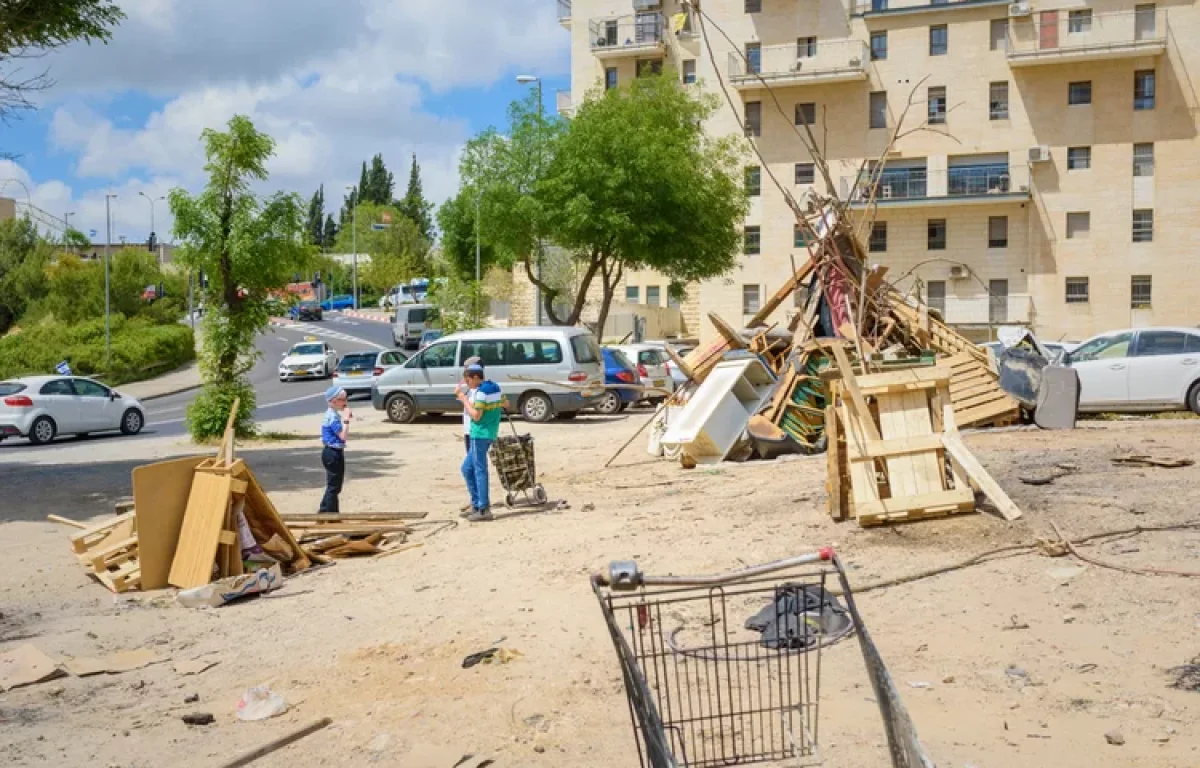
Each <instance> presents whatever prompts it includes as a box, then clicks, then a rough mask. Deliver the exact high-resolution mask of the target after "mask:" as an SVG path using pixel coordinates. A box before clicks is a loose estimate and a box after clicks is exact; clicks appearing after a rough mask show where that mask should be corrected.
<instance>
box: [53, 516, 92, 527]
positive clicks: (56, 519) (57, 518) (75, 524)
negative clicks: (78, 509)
mask: <svg viewBox="0 0 1200 768" xmlns="http://www.w3.org/2000/svg"><path fill="white" fill-rule="evenodd" d="M46 519H47V520H49V521H50V522H52V523H62V524H63V525H69V526H71V527H72V528H79V529H81V530H87V527H88V525H87V523H81V522H79V521H78V520H72V519H70V518H69V517H61V516H59V515H46Z"/></svg>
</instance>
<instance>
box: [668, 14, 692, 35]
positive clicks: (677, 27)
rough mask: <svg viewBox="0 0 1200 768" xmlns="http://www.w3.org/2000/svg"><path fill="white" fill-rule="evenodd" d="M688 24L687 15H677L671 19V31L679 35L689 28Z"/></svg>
mask: <svg viewBox="0 0 1200 768" xmlns="http://www.w3.org/2000/svg"><path fill="white" fill-rule="evenodd" d="M687 23H688V15H687V14H686V13H677V14H675V15H674V16H672V17H671V31H672V32H674V33H675V34H677V35H678V34H679V33H680V32H682V31H683V28H684V27H686V26H687Z"/></svg>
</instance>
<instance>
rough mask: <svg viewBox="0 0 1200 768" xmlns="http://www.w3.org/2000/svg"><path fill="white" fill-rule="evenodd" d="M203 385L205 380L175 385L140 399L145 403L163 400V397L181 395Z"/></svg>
mask: <svg viewBox="0 0 1200 768" xmlns="http://www.w3.org/2000/svg"><path fill="white" fill-rule="evenodd" d="M203 386H204V382H203V381H201V382H199V383H197V384H188V385H187V386H182V387H175V388H173V389H168V390H166V391H165V392H155V393H154V394H153V395H147V396H146V397H139V398H138V400H139V401H140V402H143V403H148V402H150V401H151V400H161V399H162V398H164V397H170V396H171V395H181V394H183V393H184V392H191V391H192V390H194V389H200V388H201V387H203Z"/></svg>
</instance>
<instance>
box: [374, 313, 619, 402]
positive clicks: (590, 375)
mask: <svg viewBox="0 0 1200 768" xmlns="http://www.w3.org/2000/svg"><path fill="white" fill-rule="evenodd" d="M470 357H478V358H480V359H481V361H482V363H483V368H484V375H485V376H486V377H487V378H489V379H491V380H492V381H494V382H496V383H497V384H499V385H500V389H501V390H502V391H503V393H504V397H505V400H506V401H507V403H508V409H509V410H510V411H513V412H517V413H520V414H521V415H522V416H524V417H525V418H526V419H527V420H529V421H537V422H542V421H549V420H550V419H552V418H554V417H555V416H557V417H558V418H560V419H570V418H574V417H575V415H576V414H578V413H579V411H581V410H583V409H584V408H590V407H592V406H594V405H596V404H597V403H599V402H600V400H601V399H603V397H604V363H603V358H602V357H601V354H600V345H599V344H597V343H596V338H595V337H594V336H592V334H591V332H590V331H588V330H586V329H584V328H569V327H563V326H540V327H534V328H496V329H488V330H479V331H464V332H462V333H454V334H451V335H449V336H446V337H444V338H441V339H438V340H437V341H435V342H433V343H432V344H430V345H429V346H428V347H425V349H423V350H421V351H420V352H419V353H417V354H415V355H413V356H412V357H411V358H409V360H408V361H407V362H406V363H404V365H402V366H399V367H397V368H392V369H391V370H389V371H387V372H386V373H384V374H383V375H382V376H380V377H379V380H378V381H377V382H376V384H375V386H374V387H373V388H372V389H371V402H372V404H373V405H374V406H375V409H376V410H379V411H384V412H386V413H387V417H388V419H390V420H391V421H394V422H397V423H401V424H406V423H408V422H410V421H412V420H413V419H415V418H416V417H417V416H418V415H419V414H422V413H433V414H441V413H462V404H461V403H459V402H458V400H457V398H455V396H454V388H455V386H457V384H458V382H459V381H460V380H461V379H462V370H463V361H465V360H466V359H467V358H470ZM514 376H520V377H526V378H528V379H538V381H536V382H535V381H525V380H518V379H514V378H513V377H514ZM545 382H564V383H570V384H571V385H572V388H571V389H568V388H566V387H563V386H555V385H554V384H552V383H551V384H547V383H545ZM576 386H579V387H583V389H582V390H580V389H575V388H574V387H576Z"/></svg>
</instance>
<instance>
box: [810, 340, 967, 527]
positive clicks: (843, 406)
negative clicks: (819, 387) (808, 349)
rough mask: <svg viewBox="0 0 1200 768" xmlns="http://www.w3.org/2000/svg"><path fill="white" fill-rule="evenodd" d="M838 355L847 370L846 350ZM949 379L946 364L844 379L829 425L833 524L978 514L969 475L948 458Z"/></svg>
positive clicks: (837, 389)
mask: <svg viewBox="0 0 1200 768" xmlns="http://www.w3.org/2000/svg"><path fill="white" fill-rule="evenodd" d="M835 353H836V354H838V356H839V357H840V358H841V359H840V360H839V367H840V368H841V370H843V371H848V370H849V365H848V363H847V364H845V365H842V364H843V363H846V361H845V353H844V352H842V350H841V349H840V348H838V349H835ZM951 376H952V370H951V369H950V368H949V367H948V366H944V365H942V366H935V367H932V368H911V369H906V370H899V371H889V372H887V373H879V374H871V375H867V376H858V377H854V375H853V373H850V374H849V375H848V377H847V376H846V375H843V378H842V381H843V383H842V385H841V386H837V387H834V391H833V392H832V393H831V394H832V396H833V398H834V402H832V403H831V405H830V406H829V413H828V418H827V420H826V430H827V432H828V434H829V452H828V462H829V470H828V476H827V480H826V483H827V486H828V488H829V491H830V494H829V498H830V501H829V509H830V514H831V515H832V516H833V517H834V518H835V519H842V518H844V517H853V518H855V519H856V520H858V523H859V525H861V526H864V527H865V526H870V525H881V524H884V523H889V522H897V521H906V520H920V519H924V518H929V517H941V516H944V515H950V514H955V513H959V512H971V511H973V510H974V509H975V494H974V491H973V489H972V488H971V486H970V484H969V483H968V482H967V481H966V474H965V473H964V472H962V471H961V468H960V467H958V466H957V464H956V463H955V461H954V460H952V459H950V460H948V459H947V456H946V452H945V446H944V444H943V440H942V431H943V419H944V417H945V406H946V405H947V404H949V402H950V380H951Z"/></svg>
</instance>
